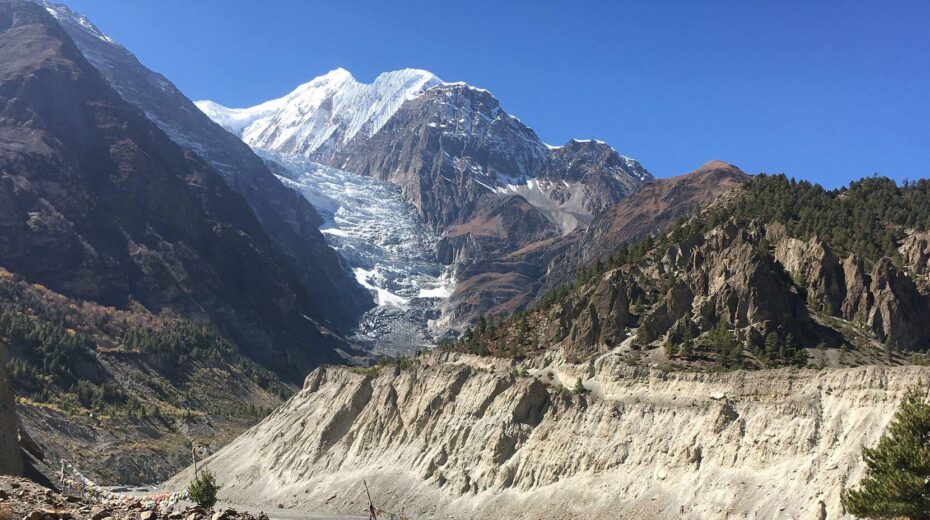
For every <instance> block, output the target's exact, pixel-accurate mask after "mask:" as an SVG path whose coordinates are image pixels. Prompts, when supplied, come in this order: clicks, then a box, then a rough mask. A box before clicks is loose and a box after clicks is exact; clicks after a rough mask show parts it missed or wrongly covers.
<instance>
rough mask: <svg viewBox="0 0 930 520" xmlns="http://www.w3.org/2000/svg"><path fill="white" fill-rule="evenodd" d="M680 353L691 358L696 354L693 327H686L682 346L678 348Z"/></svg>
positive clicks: (686, 357)
mask: <svg viewBox="0 0 930 520" xmlns="http://www.w3.org/2000/svg"><path fill="white" fill-rule="evenodd" d="M678 355H680V356H681V357H683V358H685V359H687V360H688V361H690V360H691V356H693V355H694V339H693V338H692V337H691V327H688V328H686V329H685V335H684V337H683V338H682V340H681V348H679V349H678Z"/></svg>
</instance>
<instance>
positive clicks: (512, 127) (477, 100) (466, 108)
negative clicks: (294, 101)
mask: <svg viewBox="0 0 930 520" xmlns="http://www.w3.org/2000/svg"><path fill="white" fill-rule="evenodd" d="M315 159H318V160H320V161H321V162H325V163H327V164H330V165H333V166H336V167H338V168H342V169H344V170H348V171H351V172H355V173H360V174H362V175H370V176H373V177H376V178H378V179H381V180H386V181H388V182H391V183H392V184H395V185H397V186H399V187H400V188H401V190H402V191H403V193H404V195H405V197H406V198H407V200H409V201H410V202H411V203H412V204H413V205H414V206H416V207H417V209H419V210H420V213H421V214H422V215H423V217H424V219H425V220H426V222H427V223H428V224H429V225H431V226H433V227H435V228H436V229H444V228H446V227H448V226H451V225H454V224H456V223H461V222H465V221H466V220H467V219H468V218H469V217H470V216H471V214H472V213H473V212H474V210H475V209H476V207H477V206H476V204H477V201H478V199H480V198H482V197H483V196H485V195H487V194H489V193H491V190H492V189H493V188H494V187H496V186H498V176H499V175H501V176H506V177H510V178H515V179H517V178H521V177H522V178H528V177H532V176H534V175H535V173H536V172H538V171H540V170H541V169H543V168H544V167H545V165H546V147H545V145H543V144H542V142H541V141H540V140H539V138H538V137H537V136H536V134H535V133H534V132H533V131H532V130H531V129H529V128H528V127H526V126H525V125H523V124H522V123H521V122H520V121H519V120H517V119H516V118H513V117H511V116H510V115H508V114H507V113H506V112H504V110H503V109H502V108H501V106H500V103H499V102H498V101H497V99H495V98H494V97H493V96H492V95H491V94H490V93H489V92H487V91H486V90H481V89H475V88H472V87H468V86H466V85H441V86H437V87H434V88H432V89H429V90H427V91H426V92H425V93H423V94H422V95H420V96H418V97H416V98H415V99H412V100H409V101H407V102H406V103H404V104H403V105H402V106H401V108H400V109H399V110H398V111H397V112H396V113H395V114H394V115H393V116H392V117H391V118H390V120H389V121H388V122H387V123H386V124H385V125H384V126H383V127H382V128H381V129H380V130H379V131H378V132H377V133H375V135H373V136H371V137H370V138H364V137H363V136H359V137H357V138H356V139H353V140H352V141H351V142H349V143H348V145H347V146H346V147H344V148H343V149H342V150H340V151H339V152H338V153H336V154H334V155H333V156H332V157H315Z"/></svg>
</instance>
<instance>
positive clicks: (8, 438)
mask: <svg viewBox="0 0 930 520" xmlns="http://www.w3.org/2000/svg"><path fill="white" fill-rule="evenodd" d="M0 359H6V349H4V348H3V344H2V343H0ZM5 364H6V363H2V364H0V475H19V474H21V473H22V471H23V459H22V457H21V456H20V452H19V439H18V435H17V427H16V426H17V425H18V424H19V420H18V419H17V418H16V400H15V398H14V396H13V387H12V386H11V385H10V377H9V375H8V374H7V372H6V366H5Z"/></svg>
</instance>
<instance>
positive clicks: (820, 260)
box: [769, 224, 846, 316]
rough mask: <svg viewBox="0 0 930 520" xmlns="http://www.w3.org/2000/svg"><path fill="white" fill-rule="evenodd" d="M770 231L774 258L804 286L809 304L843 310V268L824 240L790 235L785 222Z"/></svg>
mask: <svg viewBox="0 0 930 520" xmlns="http://www.w3.org/2000/svg"><path fill="white" fill-rule="evenodd" d="M774 227H778V228H780V229H779V230H778V231H771V230H770V232H769V239H770V241H771V242H775V243H776V244H777V245H776V246H775V258H776V259H778V261H779V262H780V263H781V264H782V265H783V266H784V267H785V269H787V270H788V272H790V273H792V274H793V275H794V276H796V277H797V278H798V281H799V282H800V283H801V284H802V285H803V286H804V287H806V288H807V299H808V304H809V305H811V306H812V308H813V309H815V310H817V311H821V312H825V313H827V314H829V315H831V316H839V315H840V314H841V312H842V306H843V300H844V299H845V296H846V287H845V286H844V284H845V275H844V272H843V268H842V266H841V265H840V263H839V261H838V260H837V258H836V256H834V255H833V251H831V249H830V246H829V245H827V243H826V242H824V241H822V240H819V239H817V238H816V237H815V238H812V239H811V240H810V241H808V242H806V243H805V242H802V241H800V240H797V239H794V238H789V237H788V236H787V234H785V232H784V226H783V225H781V224H777V225H775V226H774Z"/></svg>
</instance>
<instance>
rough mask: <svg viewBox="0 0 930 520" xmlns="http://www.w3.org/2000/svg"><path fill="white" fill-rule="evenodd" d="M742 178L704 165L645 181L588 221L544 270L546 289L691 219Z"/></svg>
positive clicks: (723, 167) (725, 167) (718, 165)
mask: <svg viewBox="0 0 930 520" xmlns="http://www.w3.org/2000/svg"><path fill="white" fill-rule="evenodd" d="M748 179H749V176H748V175H746V174H745V173H743V172H742V171H741V170H740V169H739V168H737V167H736V166H733V165H732V164H727V163H724V162H722V161H710V162H708V163H707V164H705V165H703V166H701V167H700V168H698V169H697V170H694V171H693V172H690V173H687V174H684V175H679V176H677V177H669V178H667V179H656V180H654V181H652V182H649V183H648V184H646V185H644V186H642V188H640V189H639V190H637V191H636V192H635V193H633V194H632V195H631V196H629V197H628V198H626V199H625V200H622V201H620V202H619V203H617V204H614V205H612V206H610V207H609V208H607V209H606V210H605V211H603V212H602V213H600V214H599V215H598V216H597V217H596V218H595V219H594V221H593V222H592V223H591V225H589V226H588V227H587V229H586V230H585V231H584V232H583V233H581V234H580V236H579V237H577V243H576V244H574V245H573V246H572V247H571V248H570V249H569V250H568V251H567V252H566V253H565V254H564V255H562V256H561V257H559V258H558V260H557V261H556V262H554V263H553V264H552V265H551V266H550V267H549V269H548V273H547V280H546V288H547V289H550V290H551V289H554V288H555V287H557V286H558V285H559V284H561V283H565V282H566V281H567V280H569V279H570V278H571V276H573V274H574V272H575V271H577V270H578V268H579V267H581V266H584V265H587V264H590V263H591V262H594V261H595V260H597V259H599V258H600V259H602V260H603V259H606V258H607V257H609V256H610V255H612V254H614V253H615V252H616V251H618V250H619V249H620V248H621V247H622V246H623V245H624V244H628V243H631V242H635V241H636V240H639V239H641V238H643V237H645V236H647V235H649V234H650V233H657V232H660V231H663V230H665V229H668V228H669V227H671V226H673V225H675V224H676V223H677V221H679V220H680V219H683V218H689V217H691V216H692V215H694V214H695V213H697V212H699V211H701V210H703V209H704V208H706V207H707V206H709V205H710V204H711V203H713V202H714V201H716V200H717V199H718V198H720V197H722V196H724V195H726V194H728V193H730V192H731V191H732V190H733V189H734V188H737V187H738V186H740V185H741V184H742V183H744V182H746V181H747V180H748Z"/></svg>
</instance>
